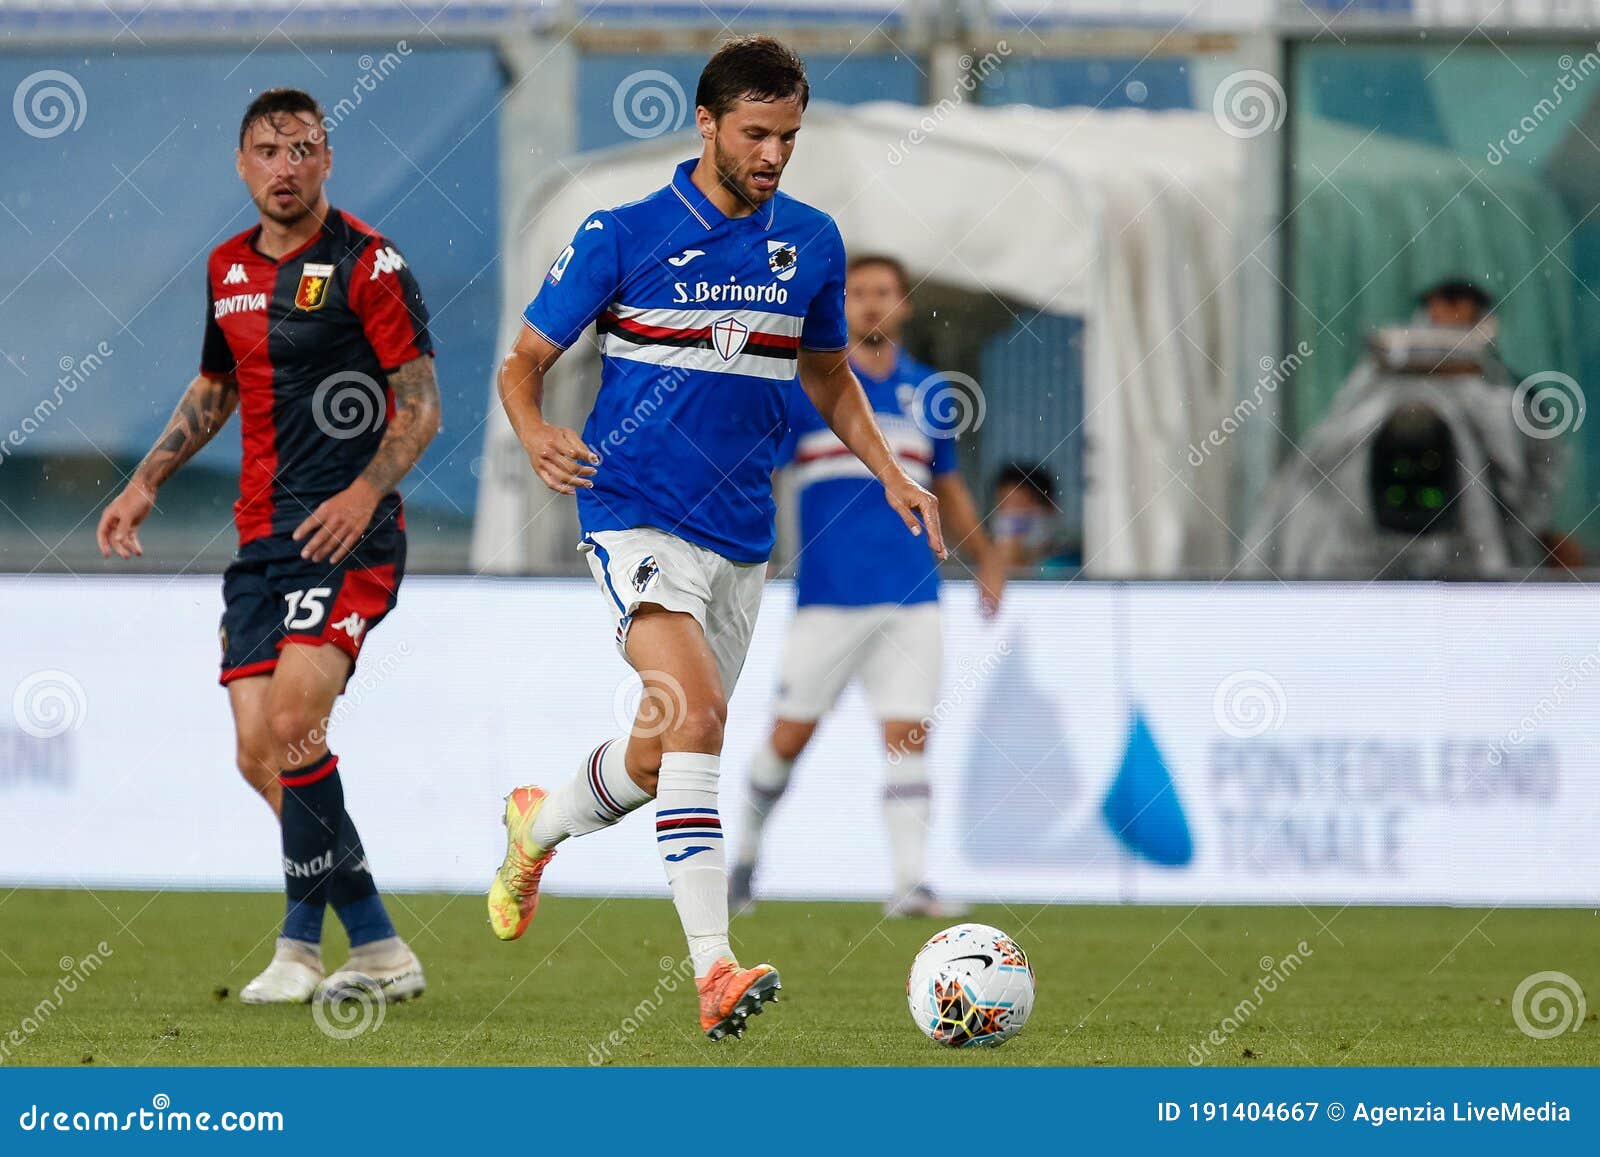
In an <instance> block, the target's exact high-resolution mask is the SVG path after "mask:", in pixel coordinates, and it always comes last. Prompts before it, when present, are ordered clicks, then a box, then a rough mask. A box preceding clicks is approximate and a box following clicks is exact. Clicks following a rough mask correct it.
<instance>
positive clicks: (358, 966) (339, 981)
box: [316, 936, 428, 1004]
mask: <svg viewBox="0 0 1600 1157" xmlns="http://www.w3.org/2000/svg"><path fill="white" fill-rule="evenodd" d="M427 987H428V982H427V980H426V979H425V978H424V977H423V975H422V961H420V960H418V959H417V954H416V953H415V952H413V951H411V948H410V947H409V946H408V945H407V944H406V942H405V941H404V940H402V939H400V937H398V936H391V937H389V938H388V939H387V940H377V941H374V942H373V943H371V944H363V945H362V946H361V947H360V948H355V949H352V950H351V952H350V959H349V960H346V961H345V962H344V966H343V967H342V968H340V969H339V970H338V971H337V972H335V973H333V975H331V976H329V977H328V979H326V980H324V981H323V982H322V983H321V984H319V985H318V986H317V990H316V999H317V1000H318V1001H319V1002H327V1003H330V1004H337V1003H338V1002H340V1001H342V1000H362V999H370V998H371V997H372V996H374V995H376V994H379V993H381V994H382V995H383V999H384V1001H385V1002H386V1003H388V1004H395V1003H397V1002H399V1001H402V1000H410V999H412V998H413V997H417V996H421V995H422V993H423V990H424V989H426V988H427Z"/></svg>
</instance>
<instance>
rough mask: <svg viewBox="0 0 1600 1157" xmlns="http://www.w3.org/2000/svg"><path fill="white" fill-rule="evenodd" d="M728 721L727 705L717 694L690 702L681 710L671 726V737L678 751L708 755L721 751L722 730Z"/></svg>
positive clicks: (717, 753)
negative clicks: (713, 696)
mask: <svg viewBox="0 0 1600 1157" xmlns="http://www.w3.org/2000/svg"><path fill="white" fill-rule="evenodd" d="M727 722H728V705H727V703H726V702H724V701H723V699H722V698H721V697H720V696H718V697H717V698H715V699H707V700H704V701H702V702H698V703H696V702H691V703H689V704H687V705H686V706H685V708H684V710H683V715H682V718H680V719H679V720H678V721H677V723H676V724H674V725H673V728H672V732H671V734H672V738H673V740H675V745H676V747H677V748H678V750H680V751H701V752H705V753H707V754H710V755H720V754H721V753H722V732H723V728H724V727H725V726H726V725H727Z"/></svg>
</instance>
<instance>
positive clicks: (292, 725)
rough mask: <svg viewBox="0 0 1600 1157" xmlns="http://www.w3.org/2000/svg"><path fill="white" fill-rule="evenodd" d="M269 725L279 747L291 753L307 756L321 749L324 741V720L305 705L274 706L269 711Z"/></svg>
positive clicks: (283, 704) (288, 703)
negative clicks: (314, 750)
mask: <svg viewBox="0 0 1600 1157" xmlns="http://www.w3.org/2000/svg"><path fill="white" fill-rule="evenodd" d="M267 725H268V726H269V727H270V728H271V729H272V738H273V740H274V741H275V742H276V743H277V745H278V746H279V747H280V748H281V749H283V750H285V751H288V752H290V753H294V752H300V753H301V754H302V755H304V754H307V753H309V752H310V751H311V750H313V749H316V748H320V747H321V746H322V743H323V741H324V734H323V720H322V719H321V718H320V717H319V716H318V714H317V713H316V711H314V710H313V709H312V708H311V707H310V706H309V705H307V704H304V703H298V702H292V701H291V702H287V703H282V704H274V705H272V706H271V707H270V708H268V710H267Z"/></svg>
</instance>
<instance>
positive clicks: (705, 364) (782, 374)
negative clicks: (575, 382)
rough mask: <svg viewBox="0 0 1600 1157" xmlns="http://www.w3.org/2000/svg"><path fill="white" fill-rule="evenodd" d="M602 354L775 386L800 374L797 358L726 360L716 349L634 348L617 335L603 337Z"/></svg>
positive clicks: (738, 355) (749, 356)
mask: <svg viewBox="0 0 1600 1157" xmlns="http://www.w3.org/2000/svg"><path fill="white" fill-rule="evenodd" d="M600 352H601V354H603V355H604V356H605V357H608V358H621V359H623V360H625V361H630V362H648V363H650V364H651V365H653V366H673V367H676V368H679V369H686V370H699V371H702V372H704V373H711V374H739V375H741V376H743V377H747V378H770V379H771V380H772V381H775V382H792V381H793V380H794V378H795V374H796V373H797V372H798V371H797V370H796V369H795V360H794V359H793V358H768V357H760V356H758V355H756V354H753V353H746V352H743V351H741V352H739V353H736V354H734V355H733V357H731V358H724V357H723V356H722V355H721V354H719V353H718V352H717V351H716V350H714V349H700V348H696V347H694V346H670V345H634V344H633V343H632V342H631V341H627V340H626V339H624V338H620V337H618V336H617V335H616V334H614V333H608V334H602V335H601V336H600Z"/></svg>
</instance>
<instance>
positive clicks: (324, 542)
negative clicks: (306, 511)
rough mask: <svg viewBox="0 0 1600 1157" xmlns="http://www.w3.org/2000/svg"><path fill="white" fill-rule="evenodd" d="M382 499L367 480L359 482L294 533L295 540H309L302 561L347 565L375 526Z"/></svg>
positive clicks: (316, 512) (342, 491) (304, 548)
mask: <svg viewBox="0 0 1600 1157" xmlns="http://www.w3.org/2000/svg"><path fill="white" fill-rule="evenodd" d="M382 497H383V495H381V494H379V493H378V492H377V490H376V489H375V488H374V487H373V486H372V485H371V484H370V483H369V482H367V481H366V480H365V479H362V478H357V479H356V480H355V481H354V482H352V483H351V484H350V485H349V486H347V487H345V489H343V490H341V491H339V493H337V494H335V495H334V496H333V497H332V498H330V499H328V500H327V501H326V502H324V503H323V504H322V505H321V506H319V507H317V508H316V510H314V511H312V512H311V517H310V518H308V519H306V520H305V521H304V522H302V523H301V524H300V525H299V526H297V527H295V529H294V540H295V541H296V542H299V541H300V540H301V539H305V540H306V544H305V545H304V546H303V547H301V548H300V557H301V558H306V559H310V560H311V561H312V562H322V561H324V560H331V561H333V562H342V561H344V557H345V555H347V554H349V553H350V552H351V551H352V550H354V549H355V548H356V544H357V543H359V542H360V541H361V536H362V535H363V534H365V533H366V532H367V527H368V526H370V525H371V524H372V515H373V512H374V511H376V510H377V509H378V501H379V499H381V498H382Z"/></svg>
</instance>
